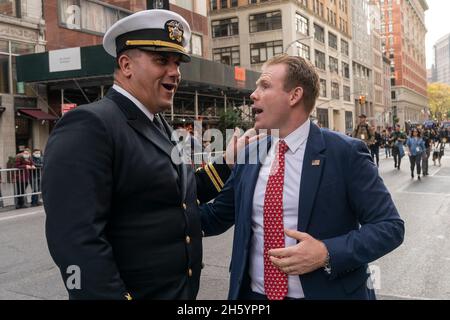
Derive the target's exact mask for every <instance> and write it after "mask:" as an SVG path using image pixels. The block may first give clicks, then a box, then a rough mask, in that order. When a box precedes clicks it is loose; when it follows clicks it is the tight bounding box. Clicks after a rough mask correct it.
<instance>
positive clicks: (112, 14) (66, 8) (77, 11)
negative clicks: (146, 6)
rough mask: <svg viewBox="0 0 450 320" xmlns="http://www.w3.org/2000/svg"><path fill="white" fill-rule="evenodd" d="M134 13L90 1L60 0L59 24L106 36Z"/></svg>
mask: <svg viewBox="0 0 450 320" xmlns="http://www.w3.org/2000/svg"><path fill="white" fill-rule="evenodd" d="M131 13H132V12H131V11H128V10H125V9H122V8H119V7H115V6H112V5H109V4H105V3H100V2H94V1H89V0H59V24H60V25H61V26H62V27H65V28H68V29H76V30H77V29H78V30H83V31H84V32H91V33H95V34H104V33H105V32H106V30H107V29H108V28H109V27H111V26H112V25H113V24H114V23H115V22H117V21H118V20H120V19H122V18H124V17H126V16H128V15H130V14H131Z"/></svg>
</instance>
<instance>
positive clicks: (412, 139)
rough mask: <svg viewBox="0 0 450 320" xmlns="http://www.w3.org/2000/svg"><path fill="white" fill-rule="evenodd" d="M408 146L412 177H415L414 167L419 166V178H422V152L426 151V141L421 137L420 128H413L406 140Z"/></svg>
mask: <svg viewBox="0 0 450 320" xmlns="http://www.w3.org/2000/svg"><path fill="white" fill-rule="evenodd" d="M406 145H407V146H408V156H409V162H410V164H411V178H412V179H414V167H417V179H418V180H420V173H421V166H420V163H421V162H422V154H423V152H425V143H424V142H423V140H422V138H421V137H420V132H419V130H418V129H416V128H414V129H412V130H411V134H410V136H409V138H408V141H407V142H406Z"/></svg>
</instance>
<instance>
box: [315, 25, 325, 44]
mask: <svg viewBox="0 0 450 320" xmlns="http://www.w3.org/2000/svg"><path fill="white" fill-rule="evenodd" d="M314 39H316V40H317V41H319V42H322V43H325V31H324V29H323V28H322V27H321V26H319V25H317V24H315V23H314Z"/></svg>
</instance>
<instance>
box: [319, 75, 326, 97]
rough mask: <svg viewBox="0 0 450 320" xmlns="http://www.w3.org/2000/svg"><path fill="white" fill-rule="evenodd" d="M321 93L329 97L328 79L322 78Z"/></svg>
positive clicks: (322, 95)
mask: <svg viewBox="0 0 450 320" xmlns="http://www.w3.org/2000/svg"><path fill="white" fill-rule="evenodd" d="M319 94H320V96H321V97H322V98H326V97H327V80H325V79H320V93H319Z"/></svg>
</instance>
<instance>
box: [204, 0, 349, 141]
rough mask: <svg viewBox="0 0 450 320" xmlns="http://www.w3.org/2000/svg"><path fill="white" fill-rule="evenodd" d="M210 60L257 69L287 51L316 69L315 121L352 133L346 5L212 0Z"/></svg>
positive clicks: (343, 1) (345, 0)
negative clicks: (316, 99) (319, 84)
mask: <svg viewBox="0 0 450 320" xmlns="http://www.w3.org/2000/svg"><path fill="white" fill-rule="evenodd" d="M209 3H210V8H209V9H210V21H211V35H212V51H213V60H214V61H217V62H222V63H224V64H228V65H231V66H242V67H245V68H251V69H254V70H260V69H261V66H262V65H263V63H264V62H265V61H267V60H268V59H270V58H271V57H272V56H274V55H277V54H280V53H283V52H287V53H289V54H291V55H297V56H301V57H304V58H305V59H308V60H310V61H312V63H313V64H315V66H316V68H317V71H318V73H319V75H320V83H321V92H320V98H319V100H318V102H317V104H316V109H315V111H314V114H313V115H314V116H315V117H317V119H318V121H319V122H320V124H321V125H322V126H324V127H328V128H330V129H335V130H339V131H340V132H349V131H351V130H352V128H353V122H354V117H355V115H354V105H353V102H352V101H353V91H354V90H353V83H352V75H351V72H350V68H351V51H352V47H351V28H350V23H351V21H350V11H349V10H350V8H349V0H333V1H328V0H266V1H264V0H252V1H249V0H220V1H218V0H210V1H209Z"/></svg>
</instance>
